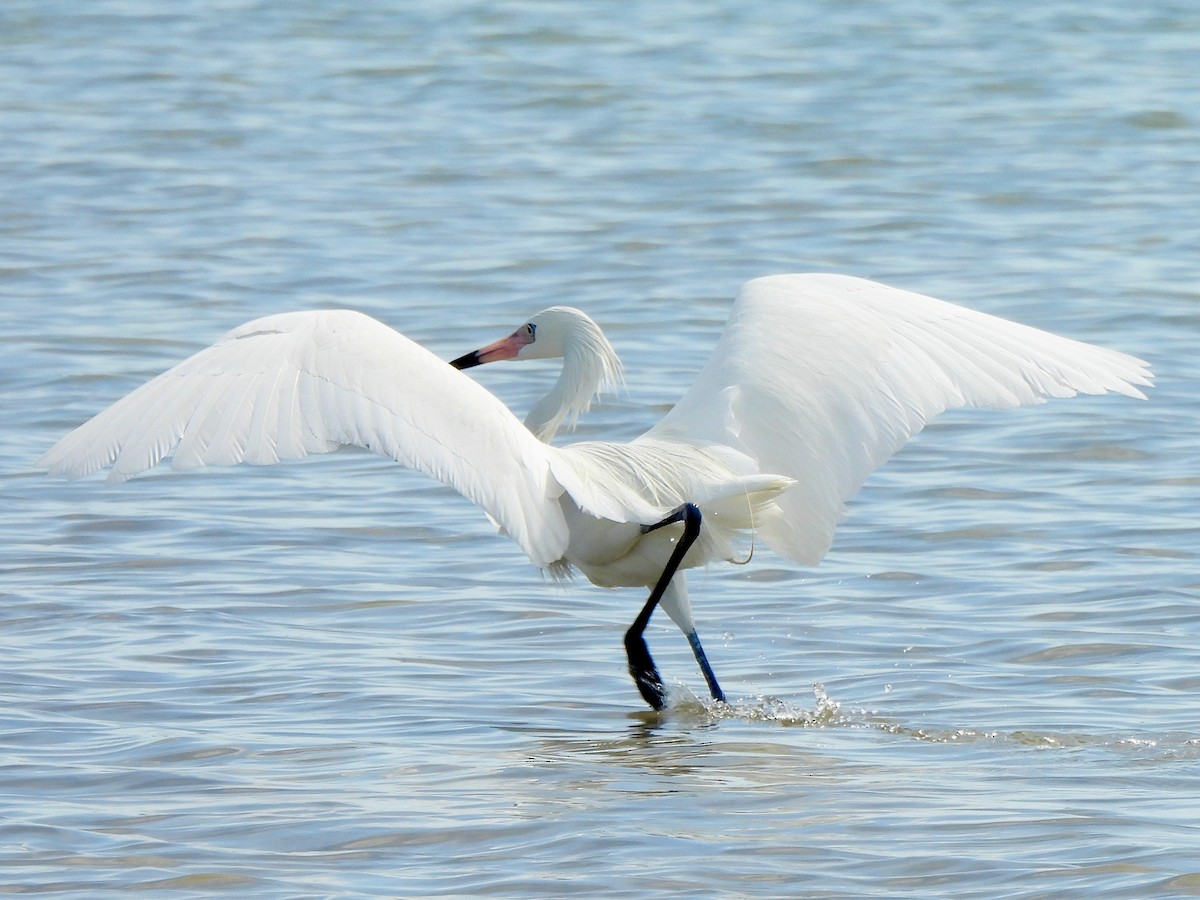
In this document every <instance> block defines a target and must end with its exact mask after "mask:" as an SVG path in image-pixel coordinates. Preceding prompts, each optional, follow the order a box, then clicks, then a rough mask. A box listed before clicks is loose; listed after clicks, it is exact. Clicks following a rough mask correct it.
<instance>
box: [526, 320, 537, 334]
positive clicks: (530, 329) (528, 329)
mask: <svg viewBox="0 0 1200 900" xmlns="http://www.w3.org/2000/svg"><path fill="white" fill-rule="evenodd" d="M525 333H526V334H527V335H529V336H530V337H531V338H535V337H537V326H536V325H534V324H533V323H532V322H530V323H529V324H528V325H526V326H525Z"/></svg>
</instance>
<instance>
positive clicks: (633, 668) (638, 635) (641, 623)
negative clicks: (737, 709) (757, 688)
mask: <svg viewBox="0 0 1200 900" xmlns="http://www.w3.org/2000/svg"><path fill="white" fill-rule="evenodd" d="M675 522H683V534H682V535H681V536H680V538H679V540H678V541H677V542H676V544H675V549H674V550H673V551H671V558H670V559H669V560H667V566H666V568H665V569H663V572H662V575H661V576H659V579H658V583H657V584H655V585H654V590H652V591H651V592H650V597H649V598H648V599H647V600H646V605H645V606H643V607H642V611H641V612H640V613H638V617H637V618H636V619H634V620H633V624H632V625H630V626H629V630H628V631H626V632H625V655H626V656H628V657H629V674H630V675H632V676H633V681H634V683H635V684H636V685H637V687H638V690H639V691H640V692H641V694H642V697H643V698H644V699H645V701H646V702H647V703H649V704H650V706H652V707H653V708H654V709H663V708H665V707H666V705H667V692H666V689H665V688H664V687H663V683H662V676H660V675H659V674H658V667H657V666H656V665H654V660H653V659H652V658H651V656H650V648H649V647H647V646H646V638H645V631H646V626H647V625H648V624H650V616H651V615H653V614H654V610H655V607H657V606H658V601H659V600H661V599H662V595H663V592H664V591H666V589H667V585H668V584H670V583H671V578H672V577H673V576H674V575H675V570H676V569H678V568H679V564H680V563H681V562H683V557H684V555H685V554H686V553H687V552H688V550H689V549H690V548H691V546H692V544H694V543H695V542H696V538H697V537H699V536H700V508H699V507H698V506H696V504H694V503H685V504H683V506H680V507H679V508H678V509H676V510H675V511H674V512H672V513H671V515H669V516H667V517H666V518H665V519H663V520H662V521H661V522H656V523H655V524H653V525H643V526H642V533H643V534H648V533H650V532H651V531H655V530H657V529H659V528H662V527H663V526H665V525H672V524H674V523H675ZM693 633H694V632H693ZM689 640H691V638H690V637H689ZM699 645H700V639H699V638H696V641H695V643H694V644H693V645H692V646H693V650H694V649H695V648H697V647H699ZM699 653H700V656H697V659H700V658H701V656H702V655H703V653H704V651H703V649H701V650H700V651H699ZM704 662H705V663H707V662H708V660H705V661H704ZM701 668H702V669H703V670H704V677H705V678H707V679H710V680H709V688H710V689H712V688H713V687H714V686H715V685H716V679H715V678H712V669H711V668H706V666H705V665H704V664H701ZM716 690H717V691H720V690H721V689H720V688H719V687H717V688H716ZM713 696H716V694H714V695H713ZM721 699H724V698H723V697H722V698H721Z"/></svg>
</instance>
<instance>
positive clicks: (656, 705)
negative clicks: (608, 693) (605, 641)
mask: <svg viewBox="0 0 1200 900" xmlns="http://www.w3.org/2000/svg"><path fill="white" fill-rule="evenodd" d="M625 655H626V656H628V657H629V674H630V675H632V676H633V683H634V684H636V685H637V689H638V691H640V692H641V695H642V698H643V699H644V700H645V701H646V702H647V703H649V704H650V706H651V708H652V709H657V710H662V709H666V708H667V689H666V688H665V687H663V683H662V676H661V675H659V674H658V666H656V665H655V664H654V660H653V658H651V656H650V648H649V647H648V646H647V645H646V639H645V638H644V637H642V636H641V635H640V634H636V633H634V631H633V630H632V629H630V630H629V631H627V632H626V633H625Z"/></svg>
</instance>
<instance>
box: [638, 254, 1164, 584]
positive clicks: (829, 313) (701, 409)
mask: <svg viewBox="0 0 1200 900" xmlns="http://www.w3.org/2000/svg"><path fill="white" fill-rule="evenodd" d="M1150 383H1151V382H1150V371H1149V369H1148V368H1147V366H1146V364H1145V363H1143V362H1142V361H1141V360H1138V359H1135V358H1133V357H1131V356H1127V355H1125V354H1123V353H1118V352H1116V351H1113V350H1107V349H1104V348H1101V347H1096V346H1093V345H1090V344H1084V343H1080V342H1078V341H1073V340H1069V339H1066V338H1061V337H1058V336H1056V335H1052V334H1049V333H1047V332H1044V331H1039V330H1037V329H1035V328H1030V327H1028V326H1025V325H1019V324H1017V323H1015V322H1010V321H1007V320H1005V319H1000V318H997V317H995V316H990V315H987V314H984V313H980V312H976V311H974V310H968V309H965V308H963V307H959V306H955V305H953V304H950V303H945V302H943V301H941V300H935V299H933V298H932V297H926V296H923V295H920V294H914V293H911V292H909V291H903V290H899V289H896V288H891V287H887V286H885V285H882V284H877V283H875V282H871V281H866V280H864V279H860V278H852V277H849V276H843V275H777V276H771V277H768V278H759V279H755V280H754V281H750V282H748V283H746V284H745V285H744V286H743V288H742V290H741V292H740V293H739V295H738V299H737V301H736V303H735V304H734V307H733V311H732V313H731V315H730V319H729V323H728V325H727V327H726V330H725V332H724V333H723V335H722V337H721V339H720V341H719V342H718V344H717V347H716V349H715V351H714V353H713V356H712V358H711V359H710V361H709V362H708V364H707V365H706V366H705V367H704V369H703V370H701V372H700V374H699V376H698V377H697V379H696V381H695V383H694V384H693V385H692V387H691V389H690V390H689V391H688V392H687V393H686V394H685V395H684V397H683V399H681V400H680V402H679V403H678V405H676V407H675V408H674V409H672V410H671V412H669V413H668V414H667V415H666V416H665V417H664V418H663V420H662V421H661V422H660V423H659V424H658V425H656V426H655V427H654V428H652V429H651V430H650V431H649V432H647V434H646V436H645V437H647V438H658V439H666V440H677V441H684V442H689V443H693V444H704V443H713V444H719V445H725V446H729V447H733V448H734V449H736V450H739V451H741V452H743V453H746V454H748V455H749V456H751V457H752V458H754V459H755V460H756V461H757V462H758V465H759V467H760V471H762V472H764V473H766V472H769V473H774V474H778V475H783V476H787V477H789V478H792V479H795V480H796V481H797V482H798V483H797V484H796V486H795V487H793V488H792V489H790V490H788V491H787V492H785V493H784V494H783V495H782V496H781V497H780V498H779V499H778V501H777V503H778V505H779V507H780V510H781V513H782V514H781V515H779V516H776V517H774V518H773V519H772V520H770V521H769V522H767V523H764V526H763V528H762V529H761V531H762V535H763V537H764V539H766V540H767V542H768V543H769V544H771V546H772V547H773V548H774V549H776V550H777V551H778V552H780V553H782V554H783V555H785V556H788V557H790V558H792V559H795V560H797V561H799V562H804V563H808V564H815V563H816V562H817V561H819V560H820V559H821V557H822V556H824V555H825V552H826V551H827V550H828V549H829V545H830V543H831V541H832V539H833V532H834V528H835V526H836V524H837V522H838V520H839V519H840V518H841V515H842V513H843V511H844V506H845V501H846V500H848V499H849V498H850V497H852V496H853V495H854V494H855V493H856V492H857V491H858V489H859V488H860V487H861V486H862V483H863V481H864V480H865V479H866V477H867V475H869V474H870V473H871V472H872V471H873V470H874V469H876V468H877V467H879V466H880V465H882V464H883V463H884V461H886V460H887V459H888V457H890V456H891V455H892V454H893V453H895V452H896V450H898V449H899V448H900V447H901V446H902V445H903V444H904V443H905V441H907V440H908V439H909V438H910V437H912V436H913V435H914V434H916V433H917V432H919V431H920V430H921V429H922V428H923V427H924V426H925V423H926V422H928V421H929V420H930V419H932V418H933V417H934V416H936V415H938V414H939V413H941V412H943V411H944V410H947V409H952V408H955V407H960V406H988V407H998V408H1006V407H1014V406H1019V405H1022V404H1026V403H1037V402H1041V401H1044V400H1045V399H1047V398H1051V397H1071V396H1074V395H1075V394H1077V393H1087V394H1102V393H1105V392H1107V391H1115V392H1117V393H1120V394H1125V395H1128V396H1131V397H1144V395H1143V394H1142V392H1141V391H1140V390H1138V387H1137V386H1138V385H1143V386H1145V385H1149V384H1150Z"/></svg>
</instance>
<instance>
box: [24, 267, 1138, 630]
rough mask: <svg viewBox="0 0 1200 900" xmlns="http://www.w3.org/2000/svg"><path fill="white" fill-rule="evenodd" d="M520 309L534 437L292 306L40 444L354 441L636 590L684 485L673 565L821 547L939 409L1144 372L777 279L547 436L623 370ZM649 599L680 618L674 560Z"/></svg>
mask: <svg viewBox="0 0 1200 900" xmlns="http://www.w3.org/2000/svg"><path fill="white" fill-rule="evenodd" d="M533 324H536V325H537V330H536V339H534V337H533V335H534V332H535V329H534V328H532V327H530V326H525V327H526V329H527V331H526V332H525V333H524V334H525V336H524V337H523V338H522V340H521V341H518V343H520V344H527V345H528V346H523V347H522V348H521V352H517V353H515V355H516V356H517V358H526V357H534V356H543V357H544V356H562V357H563V359H564V367H563V371H562V374H561V376H560V378H559V380H558V383H557V384H556V385H555V388H554V390H552V391H551V392H550V394H548V395H547V397H546V398H544V399H543V401H541V402H540V403H539V404H538V408H536V409H535V412H534V413H533V414H531V419H530V421H529V426H530V427H531V428H533V429H534V431H536V432H537V434H536V435H535V433H534V431H531V430H530V427H526V425H523V424H522V423H521V422H520V421H518V420H517V419H516V418H515V417H514V416H513V415H512V413H510V412H509V410H508V409H507V408H506V407H505V406H504V405H503V404H501V403H500V402H499V401H498V400H497V399H496V398H495V397H494V396H493V395H492V394H491V393H489V392H488V391H486V390H485V389H484V388H482V387H481V386H480V385H478V384H477V383H476V382H475V381H473V380H472V379H471V378H469V377H468V376H466V375H464V374H463V373H461V372H458V371H456V370H455V369H454V368H451V367H450V366H449V365H447V364H446V363H445V362H443V361H441V360H440V359H438V358H436V357H434V356H433V355H432V354H430V353H428V352H427V351H426V350H424V349H423V348H421V347H420V346H418V345H417V344H414V343H413V342H412V341H410V340H408V339H407V338H405V337H404V336H403V335H401V334H399V333H398V332H396V331H393V330H392V329H390V328H388V327H387V326H385V325H382V324H381V323H379V322H377V321H375V320H374V319H371V318H369V317H367V316H365V315H362V314H360V313H355V312H349V311H326V312H300V313H284V314H281V315H274V316H267V317H265V318H262V319H258V320H255V321H253V322H250V323H247V324H246V325H243V326H241V327H239V328H236V329H234V330H233V331H231V332H229V333H228V334H226V335H225V336H224V337H222V338H221V339H220V340H219V341H218V342H217V343H216V344H214V345H213V346H211V347H208V348H207V349H205V350H202V351H200V352H199V353H197V354H196V355H195V356H193V357H191V358H190V359H188V360H186V361H184V362H183V363H181V364H179V365H178V366H176V367H175V368H173V369H171V370H170V371H168V372H165V373H164V374H162V375H160V376H158V377H157V378H155V379H154V380H152V381H150V382H149V383H147V384H145V385H143V386H142V387H141V388H138V389H137V390H136V391H134V392H133V393H131V394H129V395H128V396H127V397H125V398H124V399H122V400H120V401H118V402H117V403H115V404H113V406H111V407H110V408H108V409H107V410H105V411H104V412H102V413H100V414H99V415H97V416H96V417H95V418H94V419H92V420H90V421H89V422H87V423H85V424H84V425H82V426H81V427H80V428H78V429H76V430H75V431H74V432H72V433H71V434H69V435H67V436H66V437H65V438H63V439H62V440H61V441H60V442H59V443H58V444H57V445H56V446H55V447H53V448H52V449H51V450H50V451H49V452H47V453H46V454H45V456H43V458H42V459H41V461H40V462H41V464H42V465H44V466H46V467H47V468H49V469H50V470H51V471H52V472H56V473H61V474H65V475H68V476H81V475H85V474H88V473H90V472H93V471H95V470H97V469H99V468H102V467H105V466H112V472H111V474H110V475H109V479H110V481H122V480H124V479H127V478H129V477H131V476H133V475H136V474H137V473H139V472H142V471H144V470H146V469H149V468H151V467H152V466H154V465H155V464H156V463H158V462H159V460H161V459H162V458H163V457H164V456H166V455H168V454H172V453H173V465H174V466H175V467H176V468H188V467H194V466H202V465H224V464H232V463H239V462H250V463H274V462H278V461H280V460H283V459H294V458H297V457H302V456H305V455H307V454H309V453H319V452H325V451H329V450H333V449H335V448H336V447H338V446H340V445H345V444H350V445H357V446H360V447H365V448H367V449H369V450H372V451H374V452H376V453H380V454H384V455H387V456H390V457H392V458H394V459H396V460H397V461H399V462H401V463H403V464H404V465H407V466H411V467H413V468H415V469H419V470H420V471H422V472H425V473H426V474H428V475H430V476H432V477H434V478H437V479H438V480H440V481H442V482H444V483H446V484H448V485H450V486H452V487H454V488H455V489H456V490H458V491H459V492H461V493H462V494H463V495H464V496H466V497H467V498H469V499H470V500H472V501H474V502H475V503H477V504H478V505H479V506H481V507H482V508H483V509H484V510H485V511H486V512H487V513H488V515H489V516H491V518H492V519H493V520H494V521H495V522H496V523H497V524H498V525H499V527H500V528H501V529H502V530H503V531H504V532H505V533H507V534H508V535H509V536H511V537H512V538H513V539H514V540H516V541H517V543H519V544H520V545H521V547H522V549H523V550H524V551H525V552H526V553H527V554H528V555H529V558H530V559H531V560H532V561H533V562H534V563H535V564H537V565H538V566H542V567H547V568H550V569H552V570H554V569H556V568H561V567H563V566H565V565H571V566H574V567H576V568H578V569H579V570H580V571H581V572H583V573H584V574H585V575H586V576H587V577H588V578H589V579H590V580H592V581H593V582H595V583H596V584H599V585H604V586H635V585H636V586H640V585H647V586H649V585H653V584H654V582H655V581H656V579H657V578H658V577H659V575H660V574H661V573H662V571H663V567H664V564H665V562H666V559H667V557H668V556H669V554H670V548H671V544H672V542H673V541H674V540H675V539H676V536H677V534H678V531H679V529H678V527H669V528H663V529H660V530H658V531H654V532H651V533H649V534H644V533H643V532H642V529H641V526H643V525H648V524H653V523H655V522H658V521H660V520H661V519H662V518H663V517H664V516H665V515H666V514H668V513H669V512H670V511H671V510H672V509H674V508H676V507H678V506H679V505H680V504H682V503H685V502H692V503H695V504H696V505H697V506H699V508H700V510H701V513H702V515H703V523H704V524H703V528H702V530H701V536H700V539H699V540H698V541H697V543H696V544H695V545H694V546H693V547H692V549H691V551H690V552H689V553H688V555H687V557H686V558H685V560H684V563H683V565H684V566H685V567H686V566H697V565H701V564H703V563H706V562H709V561H711V560H717V559H729V558H732V557H733V555H734V554H735V538H736V536H737V535H738V534H739V533H747V532H753V533H754V534H755V535H756V536H757V538H758V539H760V540H762V541H765V542H766V543H767V544H768V545H770V546H771V547H772V548H773V549H774V550H775V551H776V552H778V553H780V554H781V555H783V556H785V557H787V558H790V559H793V560H796V561H798V562H801V563H806V564H815V563H816V562H817V561H818V560H820V559H821V557H822V556H823V555H824V554H825V552H826V550H827V549H828V548H829V545H830V542H831V541H832V538H833V532H834V527H835V525H836V523H837V521H838V519H839V518H840V516H841V514H842V512H843V508H844V503H845V501H846V500H847V499H849V498H850V497H851V496H852V495H853V494H854V493H855V492H856V491H857V490H858V488H859V487H860V486H861V485H862V483H863V481H864V479H865V478H866V477H867V475H868V474H869V473H870V472H871V471H872V470H873V469H875V468H876V467H878V466H879V465H881V464H882V463H883V462H884V461H885V460H886V459H887V458H888V457H889V456H891V454H892V453H894V452H895V451H896V450H898V449H899V448H900V447H901V446H902V445H903V444H904V442H905V441H906V440H907V439H908V438H909V437H911V436H912V435H914V434H916V433H917V432H918V431H920V430H921V428H922V427H923V426H924V425H925V423H926V422H928V421H929V420H930V419H932V418H933V417H934V416H936V415H937V414H938V413H940V412H942V411H943V410H946V409H949V408H953V407H959V406H990V407H1013V406H1018V405H1021V404H1025V403H1035V402H1040V401H1042V400H1045V399H1047V398H1050V397H1069V396H1073V395H1075V394H1076V393H1080V392H1082V393H1090V394H1099V393H1104V392H1106V391H1115V392H1118V393H1122V394H1126V395H1128V396H1132V397H1142V396H1143V395H1142V393H1141V391H1139V390H1138V389H1137V387H1136V386H1137V385H1148V384H1150V380H1149V378H1150V373H1149V370H1148V369H1147V367H1146V366H1145V364H1144V363H1142V362H1141V361H1139V360H1137V359H1134V358H1132V357H1130V356H1126V355H1125V354H1122V353H1118V352H1115V351H1111V350H1105V349H1102V348H1099V347H1095V346H1092V345H1089V344H1083V343H1079V342H1076V341H1072V340H1068V339H1065V338H1060V337H1057V336H1055V335H1051V334H1048V333H1046V332H1043V331H1038V330H1036V329H1033V328H1029V327H1026V326H1023V325H1018V324H1015V323H1013V322H1009V321H1006V320H1003V319H998V318H995V317H993V316H988V315H985V314H982V313H978V312H974V311H971V310H968V309H964V308H962V307H958V306H954V305H952V304H949V303H944V302H942V301H939V300H934V299H932V298H930V297H925V296H921V295H918V294H913V293H910V292H907V291H902V290H897V289H895V288H890V287H887V286H884V285H881V284H876V283H874V282H870V281H864V280H862V279H858V278H851V277H848V276H840V275H779V276H772V277H767V278H759V279H756V280H754V281H750V282H748V283H747V284H746V285H744V286H743V288H742V290H741V292H740V293H739V296H738V298H737V301H736V302H735V304H734V307H733V311H732V313H731V316H730V319H729V323H728V326H727V328H726V330H725V332H724V334H723V335H722V337H721V339H720V341H719V343H718V344H717V347H716V350H715V351H714V353H713V355H712V358H711V359H710V361H709V362H708V364H707V365H706V366H705V368H704V369H703V370H702V371H701V372H700V374H699V376H698V377H697V379H696V381H695V383H694V384H693V386H692V387H691V389H690V390H689V391H688V392H687V393H686V394H685V395H684V396H683V398H682V399H681V400H680V402H679V403H678V405H676V406H675V408H674V409H672V410H671V412H670V413H668V414H667V416H666V417H665V418H664V419H663V420H662V421H661V422H659V423H658V424H657V425H655V426H654V427H653V428H651V429H650V430H649V431H648V432H646V433H645V434H644V435H642V436H641V437H639V438H637V439H635V440H634V441H632V442H630V443H622V444H618V443H607V442H581V443H576V444H573V445H570V446H565V447H553V446H551V445H549V444H548V443H546V442H545V441H549V439H550V438H551V437H552V436H553V433H554V431H555V429H556V428H557V427H558V425H559V423H561V422H562V421H564V419H567V420H569V419H573V418H574V417H575V416H576V415H578V413H579V412H580V411H581V410H582V409H584V408H586V405H587V403H588V401H590V399H591V397H592V396H593V395H594V394H595V392H596V391H597V390H599V389H600V388H601V387H602V386H603V385H604V384H605V383H606V382H610V381H612V380H614V379H615V378H618V377H619V368H618V364H617V362H616V359H615V356H614V355H612V350H611V347H609V345H608V342H607V341H606V340H604V337H603V335H602V334H600V333H599V329H598V328H596V326H595V324H594V323H592V321H591V320H590V319H588V318H587V317H586V316H584V315H583V314H582V313H579V312H578V311H575V310H570V309H568V308H564V307H556V308H554V309H552V310H547V311H545V312H544V313H540V314H539V315H538V316H535V317H534V319H533V320H531V325H533ZM520 334H522V332H520V331H519V332H518V333H517V335H514V338H516V337H517V336H518V335H520ZM510 355H513V354H510ZM497 358H500V357H497ZM485 361H486V360H485ZM539 436H540V437H541V438H543V439H544V440H539ZM662 605H663V606H664V608H665V609H666V610H667V612H668V613H669V614H670V615H671V617H672V618H673V619H674V620H675V621H676V623H677V624H678V625H679V626H680V627H681V629H683V631H684V632H685V633H687V632H689V631H691V630H692V628H693V623H692V617H691V612H690V610H689V608H688V601H687V594H686V590H685V588H684V585H683V576H682V575H681V574H680V575H677V576H676V577H675V579H674V580H673V582H672V584H671V587H670V589H669V590H668V592H667V594H666V596H665V597H664V598H663V601H662Z"/></svg>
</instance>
